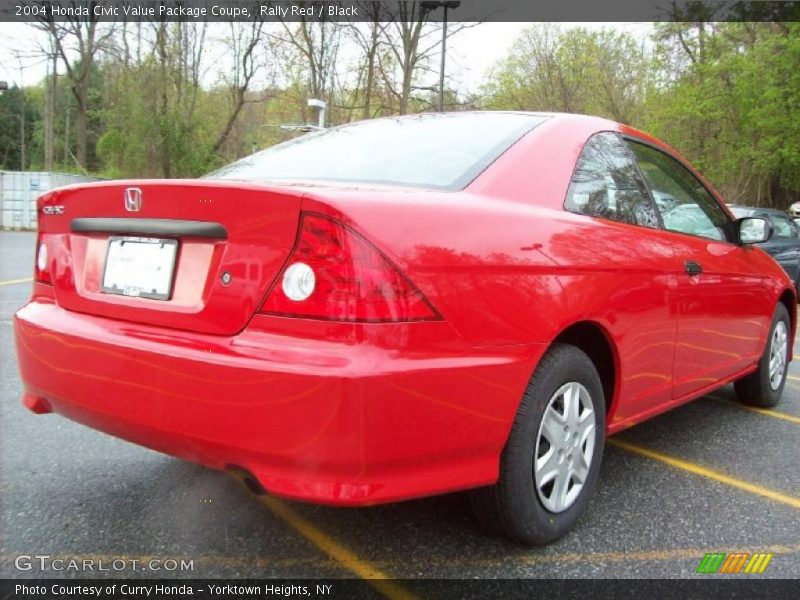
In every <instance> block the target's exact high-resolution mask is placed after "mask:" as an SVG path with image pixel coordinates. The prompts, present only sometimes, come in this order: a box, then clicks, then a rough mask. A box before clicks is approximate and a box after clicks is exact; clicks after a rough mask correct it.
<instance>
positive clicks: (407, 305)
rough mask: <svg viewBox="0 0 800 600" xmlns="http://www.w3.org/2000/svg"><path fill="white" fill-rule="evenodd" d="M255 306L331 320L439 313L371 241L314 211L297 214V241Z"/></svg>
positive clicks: (435, 316) (401, 318)
mask: <svg viewBox="0 0 800 600" xmlns="http://www.w3.org/2000/svg"><path fill="white" fill-rule="evenodd" d="M261 312H263V313H268V314H273V315H282V316H291V317H309V318H316V319H329V320H335V321H366V322H386V321H389V322H393V321H394V322H396V321H421V320H429V319H438V318H439V315H438V313H437V312H436V310H435V309H434V308H433V306H431V304H430V302H428V300H427V298H425V296H424V295H423V294H422V292H420V291H419V290H418V289H417V288H416V286H414V284H413V283H411V281H409V280H408V278H407V277H405V275H403V274H402V273H401V272H400V271H399V270H398V269H397V267H395V266H394V265H393V264H392V263H391V262H390V261H389V259H388V258H386V257H385V256H384V255H383V254H381V252H380V251H379V250H378V249H377V248H375V246H373V245H372V244H370V243H369V242H368V241H367V240H365V239H364V238H363V237H361V235H359V234H358V233H356V232H355V231H353V230H352V229H351V228H349V227H347V226H346V225H344V224H342V223H340V222H338V221H336V220H334V219H331V218H330V217H327V216H323V215H319V214H315V213H303V214H302V217H301V221H300V235H299V236H298V239H297V243H296V245H295V247H294V250H293V251H292V254H291V256H290V257H289V260H288V261H287V263H286V266H285V267H284V269H283V270H282V271H281V273H280V275H279V276H278V279H277V281H276V282H275V284H273V286H272V290H271V291H270V293H269V294H268V295H267V299H266V300H265V301H264V304H263V306H262V307H261Z"/></svg>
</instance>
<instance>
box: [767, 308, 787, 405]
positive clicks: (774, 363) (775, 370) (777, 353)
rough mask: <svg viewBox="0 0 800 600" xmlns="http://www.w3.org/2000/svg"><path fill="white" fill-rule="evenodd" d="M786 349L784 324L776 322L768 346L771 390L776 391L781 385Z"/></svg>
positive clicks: (784, 369) (784, 368)
mask: <svg viewBox="0 0 800 600" xmlns="http://www.w3.org/2000/svg"><path fill="white" fill-rule="evenodd" d="M788 349H789V336H788V333H787V330H786V323H784V322H783V321H778V324H777V325H776V326H775V331H773V332H772V341H771V342H770V346H769V385H770V387H771V388H772V389H773V390H777V389H778V388H779V387H780V386H781V383H783V375H784V373H785V371H786V355H787V351H788Z"/></svg>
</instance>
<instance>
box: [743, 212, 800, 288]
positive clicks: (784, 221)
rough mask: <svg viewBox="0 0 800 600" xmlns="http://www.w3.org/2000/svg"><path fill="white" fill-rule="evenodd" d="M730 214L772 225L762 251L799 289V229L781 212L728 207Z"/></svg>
mask: <svg viewBox="0 0 800 600" xmlns="http://www.w3.org/2000/svg"><path fill="white" fill-rule="evenodd" d="M730 209H731V212H733V214H734V215H735V216H736V217H737V218H739V219H741V218H742V217H761V218H762V219H766V220H767V221H769V222H770V224H771V225H772V232H773V233H772V237H770V239H769V240H768V241H766V242H764V243H762V244H758V245H759V246H760V247H761V249H762V250H764V251H765V252H767V253H768V254H769V255H770V256H772V258H774V259H775V260H776V261H778V264H779V265H780V266H782V267H783V270H784V271H786V273H788V275H789V277H791V279H792V281H794V285H795V287H796V288H798V289H800V228H799V227H798V226H797V224H796V223H795V222H794V220H793V219H792V218H791V217H790V216H789V215H788V214H786V213H785V212H783V211H782V210H778V209H776V208H760V207H759V208H756V207H752V206H730Z"/></svg>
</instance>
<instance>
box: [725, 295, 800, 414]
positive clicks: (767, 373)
mask: <svg viewBox="0 0 800 600" xmlns="http://www.w3.org/2000/svg"><path fill="white" fill-rule="evenodd" d="M791 331H792V322H791V320H790V319H789V311H788V310H786V307H785V306H784V305H783V304H782V303H780V302H779V303H778V306H777V307H776V308H775V314H774V315H773V316H772V325H771V327H770V330H769V337H768V338H767V346H766V348H765V349H764V354H763V355H762V356H761V360H759V361H758V369H756V370H755V372H753V373H751V374H750V375H747V376H746V377H743V378H742V379H740V380H738V381H736V382H735V383H734V384H733V387H734V390H735V391H736V396H737V397H738V398H739V400H740V401H741V402H743V403H744V404H749V405H751V406H760V407H762V408H771V407H773V406H775V405H776V404H778V401H779V400H780V399H781V394H782V393H783V386H784V385H785V384H786V373H787V371H788V367H789V349H790V347H789V344H791V339H790V337H791Z"/></svg>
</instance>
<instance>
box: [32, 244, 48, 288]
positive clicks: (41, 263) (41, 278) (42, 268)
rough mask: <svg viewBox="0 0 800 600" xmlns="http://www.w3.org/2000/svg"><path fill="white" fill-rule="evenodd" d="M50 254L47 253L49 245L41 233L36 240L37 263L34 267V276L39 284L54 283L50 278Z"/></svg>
mask: <svg viewBox="0 0 800 600" xmlns="http://www.w3.org/2000/svg"><path fill="white" fill-rule="evenodd" d="M50 264H51V263H50V253H49V252H48V251H47V244H45V242H44V239H42V234H41V233H40V234H39V235H38V236H37V238H36V261H35V263H34V265H33V275H34V278H35V279H36V281H38V282H39V283H50V284H52V283H53V279H52V277H51V276H50Z"/></svg>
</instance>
